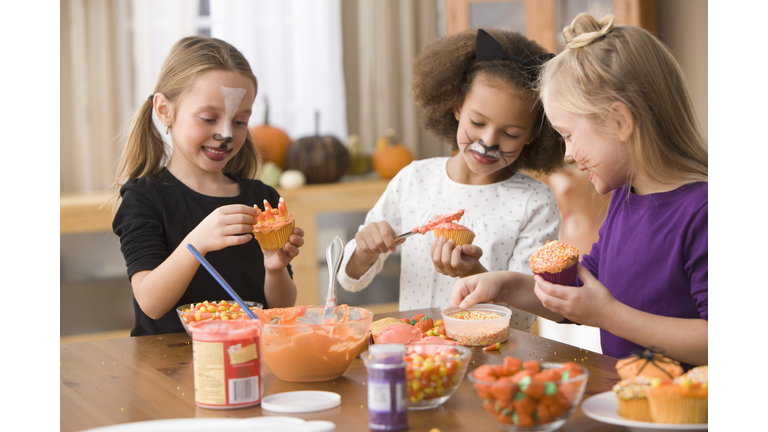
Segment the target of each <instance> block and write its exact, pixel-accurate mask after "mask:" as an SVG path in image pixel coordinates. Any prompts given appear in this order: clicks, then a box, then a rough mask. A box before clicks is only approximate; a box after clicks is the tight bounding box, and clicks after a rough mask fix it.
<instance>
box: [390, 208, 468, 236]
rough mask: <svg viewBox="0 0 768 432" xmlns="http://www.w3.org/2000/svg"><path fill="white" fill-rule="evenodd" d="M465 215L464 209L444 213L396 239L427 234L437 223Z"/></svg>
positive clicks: (457, 219)
mask: <svg viewBox="0 0 768 432" xmlns="http://www.w3.org/2000/svg"><path fill="white" fill-rule="evenodd" d="M462 216H464V209H461V210H459V211H457V212H456V213H451V214H444V215H437V216H435V218H434V219H432V220H431V221H429V222H427V223H426V224H424V225H422V226H417V227H416V228H414V229H412V230H411V231H408V232H404V233H402V234H400V235H398V236H395V241H398V240H400V239H404V238H406V237H410V236H412V235H415V234H426V233H427V231H432V229H433V228H434V227H436V226H437V225H440V224H441V223H448V222H453V221H456V222H458V221H459V219H461V217H462Z"/></svg>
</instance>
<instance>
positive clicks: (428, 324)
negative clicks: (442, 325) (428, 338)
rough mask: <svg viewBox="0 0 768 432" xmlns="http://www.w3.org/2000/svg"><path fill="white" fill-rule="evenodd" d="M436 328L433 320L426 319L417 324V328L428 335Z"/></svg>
mask: <svg viewBox="0 0 768 432" xmlns="http://www.w3.org/2000/svg"><path fill="white" fill-rule="evenodd" d="M433 326H434V322H433V321H432V318H428V317H426V318H424V319H422V320H420V321H419V322H417V323H416V328H418V329H419V330H421V332H422V333H426V332H428V331H429V330H432V327H433Z"/></svg>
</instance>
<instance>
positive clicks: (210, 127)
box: [168, 71, 256, 173]
mask: <svg viewBox="0 0 768 432" xmlns="http://www.w3.org/2000/svg"><path fill="white" fill-rule="evenodd" d="M255 98H256V89H255V88H254V86H253V83H252V82H251V81H250V80H248V79H247V78H246V77H244V76H243V75H241V74H239V73H237V72H230V71H210V72H206V73H205V74H203V75H201V76H200V77H198V79H197V80H196V82H195V84H194V86H192V87H191V88H190V89H188V90H186V91H184V92H183V93H182V94H181V95H180V96H179V98H178V100H177V101H176V103H175V106H174V108H175V113H174V116H173V124H172V126H171V133H172V134H173V147H174V148H173V153H172V155H171V160H170V161H169V163H168V165H169V167H170V165H172V164H173V165H175V166H174V168H175V169H185V170H187V169H192V170H202V171H205V172H208V173H215V172H220V171H221V170H222V168H224V165H226V163H227V162H228V161H229V160H230V159H232V158H233V157H234V156H235V155H236V154H237V152H238V151H240V149H241V148H242V146H243V144H244V143H245V138H246V133H247V131H248V120H249V119H250V116H251V107H252V106H253V101H254V99H255Z"/></svg>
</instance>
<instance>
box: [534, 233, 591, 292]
mask: <svg viewBox="0 0 768 432" xmlns="http://www.w3.org/2000/svg"><path fill="white" fill-rule="evenodd" d="M528 261H529V262H530V263H531V270H533V273H535V274H537V275H539V276H541V277H542V278H544V280H547V281H549V282H552V283H554V284H558V285H570V284H571V282H573V281H574V280H575V279H576V264H578V262H579V250H578V249H576V248H575V247H573V246H571V245H569V244H566V243H563V242H559V241H557V240H552V241H548V242H547V244H545V245H544V246H542V247H540V248H539V249H537V250H536V252H534V253H533V255H531V257H530V258H529V260H528Z"/></svg>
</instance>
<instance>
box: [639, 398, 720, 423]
mask: <svg viewBox="0 0 768 432" xmlns="http://www.w3.org/2000/svg"><path fill="white" fill-rule="evenodd" d="M648 403H649V407H650V411H651V419H652V420H653V422H655V423H674V424H691V423H707V408H708V405H709V404H708V398H707V396H694V395H691V396H685V395H679V394H662V395H652V396H651V397H649V398H648Z"/></svg>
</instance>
